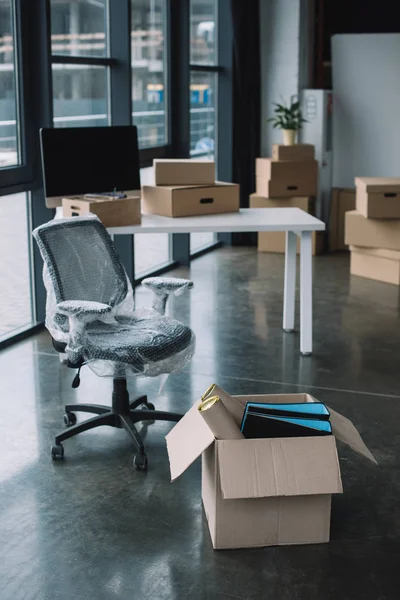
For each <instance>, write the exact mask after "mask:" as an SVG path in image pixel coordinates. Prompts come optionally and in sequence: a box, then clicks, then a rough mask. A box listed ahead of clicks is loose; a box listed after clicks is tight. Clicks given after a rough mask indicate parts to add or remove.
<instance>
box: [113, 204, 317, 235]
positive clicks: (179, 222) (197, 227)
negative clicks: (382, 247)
mask: <svg viewBox="0 0 400 600" xmlns="http://www.w3.org/2000/svg"><path fill="white" fill-rule="evenodd" d="M324 229H325V223H323V222H322V221H320V220H319V219H316V218H315V217H313V216H311V215H309V214H307V213H306V212H304V211H303V210H300V209H299V208H242V209H241V210H240V211H239V212H235V213H223V214H218V215H201V216H195V217H175V218H172V217H161V216H159V215H148V214H144V215H142V223H141V224H140V225H126V226H123V227H110V228H109V229H108V231H109V233H111V234H115V235H118V234H119V235H121V234H133V233H194V232H218V233H223V232H228V233H233V232H246V231H294V232H300V231H323V230H324Z"/></svg>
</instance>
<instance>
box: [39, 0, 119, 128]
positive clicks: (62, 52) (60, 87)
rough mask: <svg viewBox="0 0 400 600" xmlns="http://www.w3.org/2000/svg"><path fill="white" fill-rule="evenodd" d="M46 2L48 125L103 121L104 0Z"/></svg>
mask: <svg viewBox="0 0 400 600" xmlns="http://www.w3.org/2000/svg"><path fill="white" fill-rule="evenodd" d="M50 5H51V50H52V57H53V58H52V62H53V65H52V71H53V113H54V126H55V127H91V126H93V127H96V126H101V125H108V123H109V106H108V104H109V102H108V96H109V93H108V89H109V85H108V77H109V68H108V66H107V65H105V64H104V61H105V60H106V57H108V55H109V44H108V29H107V7H108V3H107V0H95V1H94V0H65V1H63V0H61V1H60V0H51V1H50ZM88 58H90V63H86V64H85V59H88ZM96 59H97V60H96ZM96 62H98V64H94V63H96Z"/></svg>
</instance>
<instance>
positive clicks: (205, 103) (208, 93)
mask: <svg viewBox="0 0 400 600" xmlns="http://www.w3.org/2000/svg"><path fill="white" fill-rule="evenodd" d="M216 89H217V86H216V74H215V73H208V72H205V73H202V72H198V71H192V73H191V75H190V155H191V156H192V157H193V158H195V157H196V158H197V157H206V158H209V159H211V160H214V157H215V129H216V128H215V112H216V111H215V107H216V95H217V94H216Z"/></svg>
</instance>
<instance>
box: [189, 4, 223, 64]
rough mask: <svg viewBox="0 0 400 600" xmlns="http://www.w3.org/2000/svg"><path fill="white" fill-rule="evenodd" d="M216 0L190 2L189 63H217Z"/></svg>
mask: <svg viewBox="0 0 400 600" xmlns="http://www.w3.org/2000/svg"><path fill="white" fill-rule="evenodd" d="M216 14H217V0H190V63H191V64H196V65H214V64H216V62H217V44H216V39H217V38H216V33H217V18H216Z"/></svg>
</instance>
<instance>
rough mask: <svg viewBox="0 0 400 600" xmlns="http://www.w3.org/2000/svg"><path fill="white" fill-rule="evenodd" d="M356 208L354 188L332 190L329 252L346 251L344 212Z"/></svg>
mask: <svg viewBox="0 0 400 600" xmlns="http://www.w3.org/2000/svg"><path fill="white" fill-rule="evenodd" d="M355 208H356V190H355V189H354V188H333V189H332V197H331V210H330V219H329V251H330V252H334V251H336V250H348V249H349V247H348V246H347V245H346V243H345V241H344V220H345V215H346V212H348V211H349V210H354V209H355Z"/></svg>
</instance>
